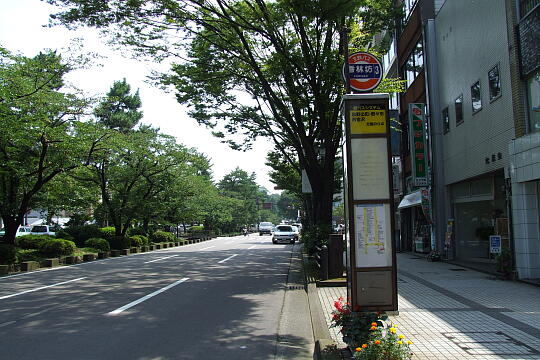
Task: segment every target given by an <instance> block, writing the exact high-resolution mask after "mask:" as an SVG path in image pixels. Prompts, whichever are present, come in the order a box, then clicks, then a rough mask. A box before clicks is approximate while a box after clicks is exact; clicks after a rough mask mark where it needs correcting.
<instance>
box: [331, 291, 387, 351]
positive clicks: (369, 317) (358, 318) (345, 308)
mask: <svg viewBox="0 0 540 360" xmlns="http://www.w3.org/2000/svg"><path fill="white" fill-rule="evenodd" d="M334 308H335V310H334V311H332V326H331V327H338V326H339V327H341V335H342V336H343V342H345V343H346V344H347V345H349V346H350V347H351V348H353V349H354V348H356V347H358V346H360V345H362V344H365V343H366V342H368V340H369V338H370V335H371V334H370V331H372V330H373V329H372V327H373V324H376V325H375V326H382V325H383V321H385V320H386V319H387V318H388V317H387V316H386V315H380V314H379V313H375V312H372V311H360V308H355V309H352V308H351V305H350V304H349V303H348V302H344V301H343V298H339V299H338V300H337V301H335V302H334Z"/></svg>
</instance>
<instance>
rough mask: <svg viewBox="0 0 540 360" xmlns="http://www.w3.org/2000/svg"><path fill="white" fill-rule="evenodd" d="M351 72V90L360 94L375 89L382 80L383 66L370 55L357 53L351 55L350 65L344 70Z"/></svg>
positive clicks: (346, 65)
mask: <svg viewBox="0 0 540 360" xmlns="http://www.w3.org/2000/svg"><path fill="white" fill-rule="evenodd" d="M345 71H348V72H349V83H350V86H351V89H353V90H354V91H358V92H367V91H371V90H373V89H375V88H376V87H377V86H378V85H379V83H380V82H381V80H382V76H383V74H382V66H381V63H380V62H379V60H378V59H377V58H376V57H375V56H374V55H373V54H370V53H367V52H357V53H354V54H351V55H349V59H348V64H345V66H344V68H343V77H344V78H345V79H346V76H345Z"/></svg>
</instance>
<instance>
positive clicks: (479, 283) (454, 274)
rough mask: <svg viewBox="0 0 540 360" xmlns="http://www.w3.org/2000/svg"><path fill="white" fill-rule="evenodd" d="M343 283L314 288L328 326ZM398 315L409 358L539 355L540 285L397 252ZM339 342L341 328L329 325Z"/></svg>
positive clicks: (343, 293) (342, 293)
mask: <svg viewBox="0 0 540 360" xmlns="http://www.w3.org/2000/svg"><path fill="white" fill-rule="evenodd" d="M346 293H347V290H346V288H345V287H332V288H323V287H321V288H318V294H319V299H320V301H321V305H322V307H323V312H324V314H325V318H326V321H327V323H328V324H330V313H331V311H332V310H333V303H334V301H335V300H337V299H338V298H339V297H340V296H342V297H344V298H345V297H346ZM398 296H399V300H398V301H399V315H397V316H392V317H391V321H392V322H393V323H394V324H396V325H397V326H398V331H399V332H400V333H402V334H404V335H405V336H406V338H407V339H409V340H411V341H412V342H413V345H411V349H412V351H413V352H414V356H413V359H418V360H419V359H452V360H458V359H459V360H462V359H467V360H468V359H475V360H492V359H515V360H517V359H539V360H540V287H536V286H533V285H529V284H524V283H521V282H515V281H505V280H498V279H497V278H495V277H494V276H491V275H488V274H484V273H480V272H477V271H474V270H469V269H465V268H462V267H460V266H456V265H452V264H447V263H441V262H435V263H433V262H428V261H426V260H425V259H423V258H419V257H416V256H414V255H411V254H398ZM330 333H331V336H332V337H333V339H334V340H335V341H336V342H338V344H340V345H341V346H344V344H343V342H342V341H341V335H340V334H339V329H336V328H333V329H330Z"/></svg>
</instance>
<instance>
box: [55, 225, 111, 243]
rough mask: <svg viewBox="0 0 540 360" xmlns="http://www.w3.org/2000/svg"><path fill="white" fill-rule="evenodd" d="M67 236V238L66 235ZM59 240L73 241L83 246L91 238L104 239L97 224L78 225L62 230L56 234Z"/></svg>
mask: <svg viewBox="0 0 540 360" xmlns="http://www.w3.org/2000/svg"><path fill="white" fill-rule="evenodd" d="M65 234H67V236H66V235H65ZM56 237H57V238H61V239H68V240H73V241H74V242H75V244H77V246H83V245H84V243H85V241H86V240H88V239H91V238H102V237H103V236H102V233H101V231H100V229H99V227H98V226H97V225H95V224H91V225H77V226H70V227H68V228H65V229H62V230H60V231H59V232H57V233H56Z"/></svg>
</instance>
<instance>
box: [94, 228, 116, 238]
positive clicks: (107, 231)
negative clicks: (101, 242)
mask: <svg viewBox="0 0 540 360" xmlns="http://www.w3.org/2000/svg"><path fill="white" fill-rule="evenodd" d="M99 232H100V236H96V237H102V238H104V239H106V240H110V239H112V238H113V237H114V236H115V234H116V229H115V228H114V227H112V226H107V227H104V228H101V229H99Z"/></svg>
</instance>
